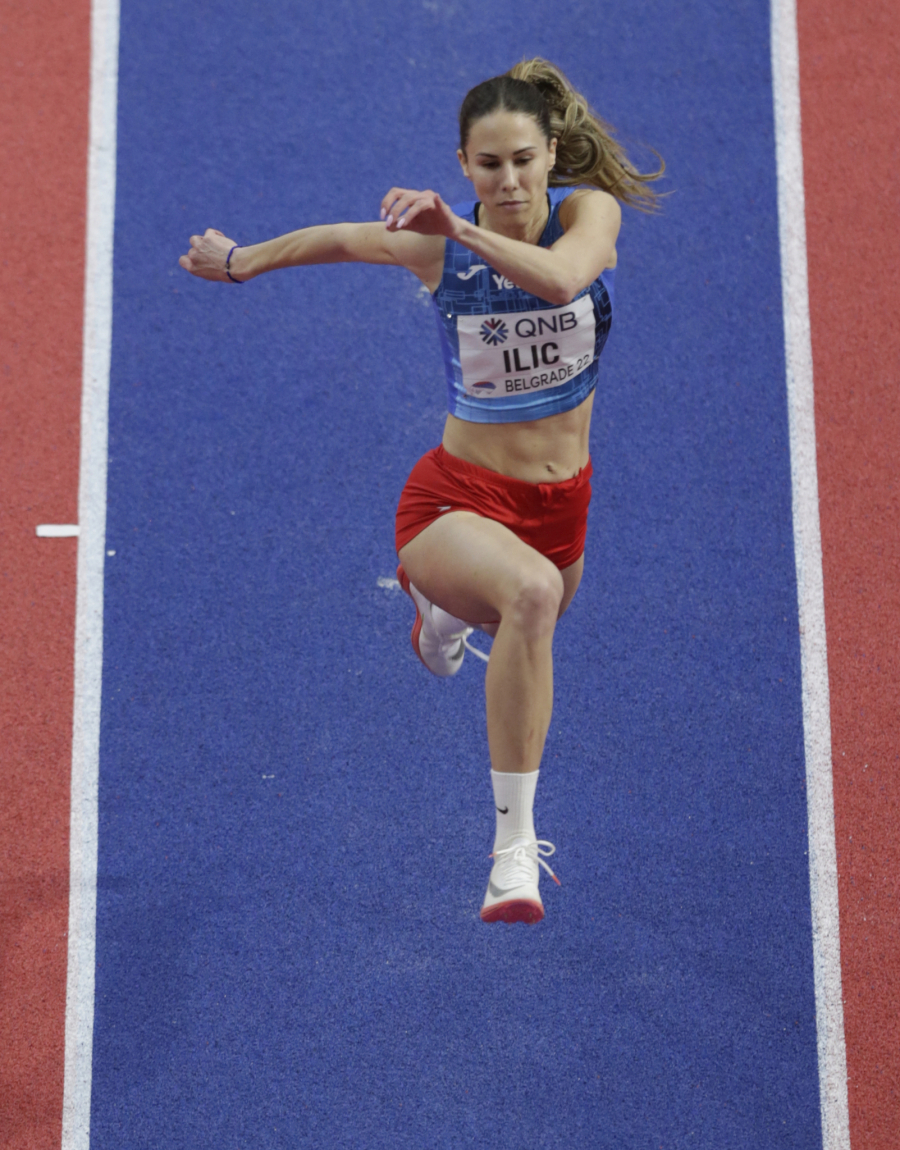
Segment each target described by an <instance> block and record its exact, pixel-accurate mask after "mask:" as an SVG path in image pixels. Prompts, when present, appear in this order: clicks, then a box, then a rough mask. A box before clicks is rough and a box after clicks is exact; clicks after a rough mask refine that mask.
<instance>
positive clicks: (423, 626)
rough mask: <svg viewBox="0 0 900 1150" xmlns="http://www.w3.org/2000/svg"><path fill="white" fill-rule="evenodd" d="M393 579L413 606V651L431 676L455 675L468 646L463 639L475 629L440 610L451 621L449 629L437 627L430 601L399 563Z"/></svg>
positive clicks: (444, 676) (444, 677)
mask: <svg viewBox="0 0 900 1150" xmlns="http://www.w3.org/2000/svg"><path fill="white" fill-rule="evenodd" d="M397 581H398V582H399V584H400V586H401V587H402V588H403V590H404V591H405V592H406V594H407V595H409V597H410V598H411V599H412V601H413V603H415V605H416V621H415V623H414V624H413V629H412V645H413V650H414V651H415V653H416V654H417V655H418V656H419V658H420V659H421V660H422V662H423V663H424V664H425V666H426V667H427V668H428V670H429V671H431V673H432V674H433V675H440V676H441V678H443V679H446V678H447V677H448V676H450V675H455V674H456V672H457V671H458V670H459V669H460V667H461V666H462V661H463V656H464V655H465V653H466V647H468V643H466V639H467V638H468V637H469V635H471V634H472V632H473V631H474V629H475V628H474V627H470V626H469V625H468V624H467V623H464V622H463V621H462V620H461V619H454V618H453V616H452V615H448V614H447V613H446V612H441V613H442V614H443V615H444V616H445V617H446V618H447V619H448V620H452V630H450V631H446V632H444V631H441V630H439V629H438V627H437V624H436V623H435V621H434V617H433V615H432V610H433V604H432V603H429V601H428V600H427V599H426V598H425V596H424V595H423V594H422V592H421V591H419V590H418V588H416V587H414V586H413V585H412V583H410V581H409V576H408V575H407V574H406V572H405V571H404V570H403V565H402V564H401V565H400V566H399V567H398V568H397ZM470 650H471V648H470ZM478 654H479V656H480V657H481V658H482V659H483V658H484V657H485V656H484V655H481V652H480V651H479V652H478Z"/></svg>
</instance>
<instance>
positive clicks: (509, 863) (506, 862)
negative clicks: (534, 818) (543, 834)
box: [488, 839, 562, 887]
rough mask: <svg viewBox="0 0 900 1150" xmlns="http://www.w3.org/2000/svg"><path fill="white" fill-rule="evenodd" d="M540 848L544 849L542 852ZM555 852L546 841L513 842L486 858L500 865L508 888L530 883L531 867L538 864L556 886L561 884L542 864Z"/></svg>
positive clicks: (546, 866) (545, 864)
mask: <svg viewBox="0 0 900 1150" xmlns="http://www.w3.org/2000/svg"><path fill="white" fill-rule="evenodd" d="M541 848H544V849H543V850H542V849H541ZM555 852H556V847H555V846H554V845H553V843H549V842H547V840H546V839H532V840H531V841H530V842H514V843H513V844H512V846H508V847H503V848H502V849H501V850H498V851H492V852H491V854H489V855H488V858H492V859H494V860H495V861H496V862H498V863H500V865H501V866H502V868H503V881H504V883H507V884H508V885H509V886H510V887H514V886H522V885H524V884H525V883H526V882H531V867H532V866H533V865H534V864H535V863H539V864H540V865H541V866H542V867H543V868H544V870H545V871H546V872H547V874H548V875H549V876H550V877H551V878H552V879H553V881H554V882H555V883H556V885H557V886H562V883H561V882H560V881H559V879H558V878H557V877H556V875H555V874H554V873H553V871H552V870H551V869H550V867H549V866H548V865H547V863H545V862H544V859H545V858H549V857H550V855H552V854H554V853H555Z"/></svg>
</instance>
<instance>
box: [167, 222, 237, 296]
mask: <svg viewBox="0 0 900 1150" xmlns="http://www.w3.org/2000/svg"><path fill="white" fill-rule="evenodd" d="M233 247H234V240H230V239H228V237H227V236H225V235H223V234H222V232H220V231H217V230H216V228H207V229H206V231H205V232H204V233H203V235H202V236H191V250H190V251H189V252H188V253H187V255H184V256H179V258H178V262H179V264H181V266H182V267H183V268H184V270H185V271H186V272H190V273H191V275H192V276H199V277H200V279H204V280H223V281H225V282H226V283H228V282H230V281H229V280H228V276H227V275H226V273H225V260H226V259H227V258H228V253H229V252H230V251H231V249H232V248H233Z"/></svg>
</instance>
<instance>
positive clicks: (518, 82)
mask: <svg viewBox="0 0 900 1150" xmlns="http://www.w3.org/2000/svg"><path fill="white" fill-rule="evenodd" d="M459 122H460V143H459V151H458V153H457V155H458V157H459V162H460V164H461V165H462V170H463V172H464V173H465V175H466V177H467V178H468V179H469V180H471V181H472V184H473V185H474V190H475V194H476V196H477V202H474V203H469V204H463V205H459V206H457V207H455V208H450V207H448V206H447V204H445V203H444V201H443V200H442V199H441V197H440V196H439V195H438V194H437V193H436V192H433V191H412V190H408V189H405V188H391V190H390V191H389V192H388V193H387V195H386V196H385V197H384V199H383V200H382V202H381V220H382V222H375V223H366V224H349V223H347V224H333V225H325V226H320V227H309V228H302V229H301V230H299V231H295V232H291V233H289V234H288V235H285V236H281V237H280V238H278V239H273V240H269V241H267V242H265V243H260V244H254V245H252V246H249V247H239V246H237V245H236V244H234V243H233V241H232V240H230V239H228V238H226V237H225V236H224V235H223V234H222V232H219V231H216V230H214V229H212V228H210V229H208V230H207V231H206V233H205V234H204V235H203V236H192V237H191V241H190V242H191V248H190V251H189V252H188V253H187V255H184V256H182V257H181V259H180V261H179V262H180V264H181V266H182V267H183V268H185V269H186V270H187V271H189V272H191V273H192V274H193V275H195V276H200V277H202V278H204V279H209V280H223V281H226V282H227V281H231V282H236V283H243V282H246V281H247V280H249V279H253V278H254V276H258V275H261V274H262V273H263V272H269V271H273V270H275V269H276V268H286V267H296V266H298V265H302V264H323V263H340V262H342V261H361V262H364V263H373V264H394V265H400V266H401V267H405V268H407V269H408V270H409V271H411V272H412V273H413V274H414V275H416V276H418V278H419V279H420V280H421V281H422V282H423V283H424V284H425V285H426V286H427V288H428V290H429V291H430V292H431V293H432V298H433V301H434V306H435V311H436V314H437V320H438V329H439V332H440V337H441V343H442V345H443V351H444V362H445V368H446V375H447V384H448V389H449V415H448V416H447V421H446V424H445V426H444V434H443V439H442V442H441V444H440V446H438V447H436V448H435V449H434V450H432V451H430V452H428V454H427V455H425V456H424V457H423V458H422V459H421V460H420V461H419V462H418V463H417V464H416V466H415V467H414V468H413V471H412V474H411V475H410V477H409V480H408V481H407V484H406V486H405V488H404V490H403V494H402V495H401V497H400V505H399V508H398V511H397V525H396V542H397V552H398V555H399V558H400V567H399V570H398V573H397V574H398V578H399V580H400V583H401V585H402V586H403V588H404V590H405V591H406V592H407V593H408V594H409V595H410V597H411V598H412V600H413V602H414V604H415V608H416V621H415V624H414V627H413V632H412V642H413V647H414V648H415V650H416V653H417V654H418V656H419V657H420V659H421V660H422V662H423V663H424V664H425V666H426V667H428V669H429V670H430V671H432V672H433V673H434V674H436V675H443V676H448V675H453V674H455V673H456V672H457V671H458V670H459V668H460V665H461V663H462V661H463V656H464V654H465V651H466V647H467V644H466V639H467V637H468V635H469V634H470V633H471V631H472V629H473V628H475V627H477V628H480V629H481V630H483V631H485V632H486V633H487V634H489V635H491V636H493V640H494V641H493V647H492V650H491V654H490V661H489V664H488V667H487V675H486V685H485V693H486V701H487V733H488V745H489V749H490V757H491V779H492V782H493V790H494V800H495V806H496V808H497V826H496V834H495V839H494V850H493V855H492V857H493V859H494V864H493V867H492V870H491V873H490V878H489V882H488V888H487V893H486V895H485V899H484V904H483V906H482V910H481V917H482V919H483V920H484V921H485V922H498V921H503V922H538V921H539V920H540V919H541V918H543V915H544V908H543V904H542V902H541V896H540V892H539V889H538V880H539V876H540V869H539V866H542V867H543V868H544V869H545V870H546V871H547V872H548V873H549V874H551V875H552V876H553V878H554V879H555V878H556V876H555V875H553V872H552V871H551V870H550V867H549V866H548V865H547V863H546V862H545V861H544V860H545V858H546V857H547V856H549V855H551V854H552V853H553V852H554V849H555V848H554V847H553V845H552V844H551V843H549V842H546V841H545V840H539V839H538V838H537V837H536V835H535V830H534V822H533V816H532V808H533V803H534V795H535V788H536V785H537V779H538V768H539V765H540V761H541V754H542V752H543V748H544V740H545V738H546V735H547V729H548V727H549V724H550V712H551V708H552V702H553V655H552V643H553V632H554V628H555V626H556V621H557V619H558V618H559V617H560V616H561V615H562V613H563V611H565V609H566V608H567V607H568V605H569V603H570V602H571V600H572V596H573V595H574V594H575V591H576V590H577V588H578V584H579V581H580V580H581V573H582V568H583V565H584V555H583V552H584V539H585V531H586V527H587V511H588V503H589V501H590V495H591V488H590V475H591V464H590V457H589V453H588V431H589V427H590V419H591V407H592V404H593V392H594V387H595V385H596V382H597V374H598V362H597V361H598V357H599V355H600V352H601V351H602V349H603V345H604V343H605V341H606V337H607V334H608V332H609V327H610V322H611V318H612V279H613V276H612V273H613V268H614V267H615V265H616V238H617V236H618V232H619V224H620V220H621V211H620V207H619V201H622V202H624V203H628V204H632V205H633V206H635V207H638V208H645V209H647V208H652V207H653V206H654V203H655V199H656V197H655V195H654V192H653V191H652V190H651V189H650V188H649V187H648V186H647V184H648V181H650V180H654V179H656V178H658V177H659V176H660V175H661V174H662V170H663V169H662V167H661V168H660V170H659V171H658V172H654V173H651V174H641V173H639V172H637V171H636V170H635V169H634V167H633V166H632V165H631V164H630V163H629V162H628V160H627V158H626V156H625V154H624V152H623V150H622V148H621V147H620V145H618V144H617V143H616V141H615V140H614V139H613V138H612V135H611V129H609V128H608V127H607V126H606V125H605V124H604V123H603V122H602V121H601V120H599V119H598V118H597V117H596V116H595V115H594V114H593V113H592V112H591V110H590V108H589V107H588V105H587V103H586V101H585V100H584V98H583V97H582V96H580V95H579V94H578V93H577V92H575V91H574V90H573V89H572V87H571V85H570V84H569V83H568V81H567V80H566V79H565V77H564V76H563V75H562V73H561V72H560V71H559V70H558V69H557V68H555V67H554V66H553V65H551V64H549V63H547V62H546V61H544V60H540V59H535V60H530V61H526V62H523V63H521V64H518V65H516V67H514V68H513V69H512V70H511V71H510V72H508V73H506V74H505V75H503V76H498V77H495V78H494V79H491V80H487V81H485V82H484V83H482V84H479V85H478V86H477V87H476V88H473V89H472V91H471V92H469V94H468V95H467V96H466V98H465V100H464V101H463V104H462V108H461V109H460V116H459ZM585 185H586V186H585ZM556 881H558V880H556Z"/></svg>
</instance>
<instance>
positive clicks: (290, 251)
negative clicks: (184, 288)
mask: <svg viewBox="0 0 900 1150" xmlns="http://www.w3.org/2000/svg"><path fill="white" fill-rule="evenodd" d="M233 247H234V240H230V239H228V237H227V236H225V235H223V234H222V232H220V231H217V230H216V229H215V228H207V229H206V231H205V232H204V234H203V235H202V236H191V247H190V251H189V252H188V253H187V254H186V255H183V256H181V257H180V259H179V260H178V262H179V264H180V265H181V266H182V267H183V268H184V269H185V271H189V272H190V273H191V275H195V276H199V277H200V278H201V279H207V280H224V281H227V280H228V273H227V271H226V268H225V261H226V259H227V257H228V253H229V252H230V251H231V249H232V248H233ZM443 261H444V238H443V236H424V235H419V234H417V233H415V232H390V231H388V229H387V227H386V225H385V224H383V223H378V222H376V223H367V224H322V225H319V226H316V227H311V228H301V229H300V230H299V231H296V232H288V233H287V235H284V236H279V237H278V238H277V239H274V240H266V241H265V242H264V243H261V244H250V245H248V246H247V247H238V248H237V249H236V250H235V251H234V252H232V255H231V263H230V267H229V269H228V270H230V272H231V274H232V276H234V278H235V279H236V280H238V281H244V280H248V279H253V278H254V276H258V275H262V274H263V272H271V271H275V270H276V269H277V268H292V267H301V266H302V265H304V264H336V263H366V264H393V265H394V266H396V267H404V268H408V269H409V270H410V271H411V272H413V273H414V274H415V275H417V276H418V277H419V279H421V280H422V281H423V283H428V284H429V285H430V286H434V287H436V286H437V282H438V281H439V280H440V277H441V269H442V267H443Z"/></svg>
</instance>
